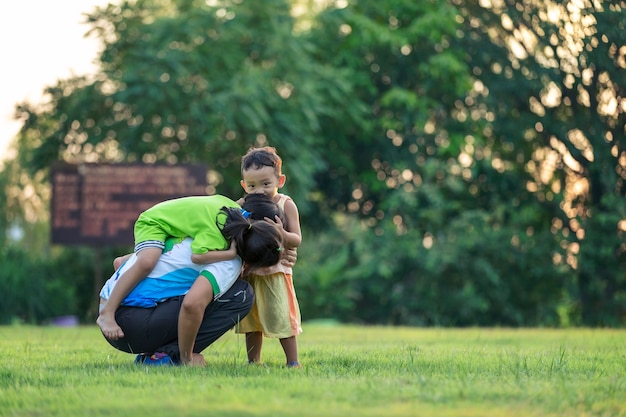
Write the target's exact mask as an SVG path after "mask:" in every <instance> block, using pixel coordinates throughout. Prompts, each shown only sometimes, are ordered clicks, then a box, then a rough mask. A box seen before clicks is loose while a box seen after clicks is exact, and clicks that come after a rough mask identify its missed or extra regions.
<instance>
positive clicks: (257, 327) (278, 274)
mask: <svg viewBox="0 0 626 417" xmlns="http://www.w3.org/2000/svg"><path fill="white" fill-rule="evenodd" d="M278 196H279V201H278V206H279V207H280V208H281V209H282V210H284V207H285V202H286V201H287V200H289V198H290V197H288V196H286V195H284V194H278ZM244 279H245V280H246V281H248V282H249V283H250V285H251V286H252V288H253V289H254V304H253V305H252V309H251V310H250V313H248V315H247V316H245V317H244V318H243V319H242V320H241V321H240V322H239V324H238V325H237V327H236V332H237V333H251V332H262V333H263V335H264V336H265V337H271V338H277V339H285V338H287V337H291V336H297V335H299V334H300V333H302V320H301V317H300V306H299V305H298V299H297V298H296V290H295V288H294V286H293V276H292V269H291V268H289V267H286V266H284V265H282V264H280V263H279V264H278V265H274V266H271V267H266V268H256V269H254V270H251V271H250V272H249V273H248V274H247V276H246V277H245V278H244Z"/></svg>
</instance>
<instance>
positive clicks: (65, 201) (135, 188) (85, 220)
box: [50, 164, 207, 245]
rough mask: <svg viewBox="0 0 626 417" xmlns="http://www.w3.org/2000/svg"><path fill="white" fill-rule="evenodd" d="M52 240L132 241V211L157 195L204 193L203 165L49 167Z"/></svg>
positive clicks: (152, 202)
mask: <svg viewBox="0 0 626 417" xmlns="http://www.w3.org/2000/svg"><path fill="white" fill-rule="evenodd" d="M51 183H52V202H51V210H50V215H51V221H52V225H51V226H52V227H51V230H52V243H57V244H68V245H69V244H91V245H103V244H107V245H133V243H134V239H133V227H134V224H135V220H137V216H139V214H140V213H141V212H142V211H144V210H146V209H147V208H149V207H151V206H153V205H155V204H156V203H159V202H161V201H165V200H169V199H172V198H177V197H184V196H190V195H206V187H207V168H206V166H203V165H140V164H82V165H56V166H54V167H52V169H51Z"/></svg>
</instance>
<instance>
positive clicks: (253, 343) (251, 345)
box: [246, 332, 263, 363]
mask: <svg viewBox="0 0 626 417" xmlns="http://www.w3.org/2000/svg"><path fill="white" fill-rule="evenodd" d="M262 347H263V333H261V332H251V333H246V349H247V351H248V362H255V363H261V348H262Z"/></svg>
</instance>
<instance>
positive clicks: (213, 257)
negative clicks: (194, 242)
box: [191, 241, 237, 265]
mask: <svg viewBox="0 0 626 417" xmlns="http://www.w3.org/2000/svg"><path fill="white" fill-rule="evenodd" d="M235 256H237V248H236V247H235V242H234V241H233V242H232V243H231V244H230V248H228V249H226V250H210V251H208V252H204V253H194V254H192V255H191V262H193V263H194V264H196V265H206V264H211V263H213V262H219V261H229V260H231V259H235Z"/></svg>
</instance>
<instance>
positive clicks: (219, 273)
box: [100, 195, 295, 365]
mask: <svg viewBox="0 0 626 417" xmlns="http://www.w3.org/2000/svg"><path fill="white" fill-rule="evenodd" d="M243 207H244V208H245V210H246V211H248V212H250V213H251V219H259V220H261V219H263V218H266V217H269V218H273V216H272V215H271V214H272V213H279V212H280V210H279V209H278V207H277V206H276V204H275V203H273V202H272V201H271V200H270V199H267V198H265V197H264V196H261V195H254V197H252V196H251V198H249V199H248V198H247V199H246V201H245V202H244V204H243ZM253 221H254V220H253ZM277 227H278V226H277ZM192 242H193V240H192V239H191V238H184V239H180V238H169V239H168V240H167V241H166V247H165V250H164V252H163V254H162V255H161V256H160V258H159V260H158V262H157V264H156V266H155V268H154V269H153V270H152V272H151V273H149V274H148V276H147V278H145V279H144V280H142V281H141V282H140V283H139V284H138V285H137V286H136V287H135V288H134V289H133V290H132V291H131V292H130V293H129V294H128V296H127V297H126V298H125V299H124V301H123V302H122V305H121V306H120V307H119V308H118V309H117V310H116V312H115V320H116V321H117V322H118V324H119V325H120V327H121V328H122V330H123V333H124V337H122V338H120V339H117V340H112V339H107V341H108V342H109V344H111V345H112V346H113V347H115V348H116V349H119V350H122V351H124V352H129V353H137V354H138V356H137V359H136V360H135V361H136V362H137V363H141V364H146V365H163V364H184V365H205V361H204V357H203V356H202V355H201V353H200V352H202V351H203V350H204V349H205V348H206V347H208V346H209V345H210V344H211V343H213V342H214V341H215V340H217V339H218V338H219V337H220V336H222V335H223V334H224V333H226V331H228V330H229V329H230V328H232V327H233V326H234V325H236V324H237V323H238V322H239V320H240V319H241V318H243V317H244V316H245V315H246V314H247V313H248V312H249V311H250V308H251V307H252V303H253V301H254V293H253V291H252V289H251V288H250V286H249V284H248V283H246V282H245V281H242V280H238V279H237V278H238V277H239V274H240V272H241V265H242V263H241V259H240V258H239V257H236V258H235V259H231V260H225V261H220V262H214V263H211V264H207V265H197V264H194V263H193V262H192V261H191V244H192ZM277 244H280V242H277ZM283 252H285V251H281V253H283ZM283 257H284V262H286V263H291V264H292V263H293V261H295V254H294V253H291V252H286V253H285V255H284V256H283ZM134 262H136V255H132V256H131V257H130V258H128V260H126V262H125V263H124V264H123V265H122V266H121V267H120V268H119V269H118V270H117V271H116V272H115V274H114V275H113V276H112V277H111V278H110V279H109V280H108V281H107V282H106V283H105V285H104V287H103V288H102V290H101V292H100V297H101V305H102V304H104V303H106V301H107V300H108V297H109V295H110V293H111V291H112V290H113V288H114V287H115V284H116V282H117V279H118V278H119V277H120V276H121V275H122V274H123V273H124V272H125V270H126V269H127V268H131V267H132V265H133V263H134Z"/></svg>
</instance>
